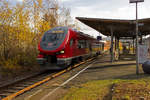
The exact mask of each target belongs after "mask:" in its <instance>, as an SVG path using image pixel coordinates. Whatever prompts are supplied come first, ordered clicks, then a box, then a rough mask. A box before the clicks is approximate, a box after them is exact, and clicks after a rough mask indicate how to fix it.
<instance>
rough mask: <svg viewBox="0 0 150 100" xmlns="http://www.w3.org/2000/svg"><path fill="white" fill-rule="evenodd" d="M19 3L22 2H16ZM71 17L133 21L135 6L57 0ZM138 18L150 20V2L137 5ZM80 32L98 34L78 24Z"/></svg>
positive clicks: (119, 1) (108, 0)
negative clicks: (68, 9)
mask: <svg viewBox="0 0 150 100" xmlns="http://www.w3.org/2000/svg"><path fill="white" fill-rule="evenodd" d="M16 1H19V2H21V1H22V0H16ZM59 2H60V4H62V5H64V6H65V7H67V8H70V10H71V16H72V17H73V19H74V20H75V17H89V18H111V19H135V4H134V3H133V4H129V0H59ZM138 18H150V0H144V2H143V3H139V4H138ZM79 25H80V27H81V31H83V32H84V33H87V34H89V35H92V36H94V37H96V36H97V35H99V33H98V32H97V31H95V30H93V29H92V28H89V27H88V26H86V25H84V24H82V23H80V22H79Z"/></svg>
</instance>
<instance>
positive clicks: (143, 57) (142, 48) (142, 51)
mask: <svg viewBox="0 0 150 100" xmlns="http://www.w3.org/2000/svg"><path fill="white" fill-rule="evenodd" d="M138 50H139V54H138V58H139V59H138V60H139V63H140V64H143V63H144V62H146V61H147V57H148V47H147V45H139V46H138Z"/></svg>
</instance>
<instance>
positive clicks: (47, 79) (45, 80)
mask: <svg viewBox="0 0 150 100" xmlns="http://www.w3.org/2000/svg"><path fill="white" fill-rule="evenodd" d="M93 59H94V58H91V59H88V60H86V61H83V62H80V63H79V64H76V65H74V66H73V67H71V66H70V67H68V68H67V69H65V70H63V71H60V72H58V73H56V74H54V75H52V76H51V77H48V78H46V79H44V80H42V81H39V82H37V83H35V84H33V85H31V86H28V87H26V88H24V89H22V90H20V91H18V92H16V93H14V94H11V95H9V96H7V97H5V98H3V99H2V100H12V99H13V98H15V97H16V96H18V95H20V94H23V93H24V92H27V91H29V90H31V89H33V88H35V87H37V86H39V85H41V84H43V83H45V82H47V81H49V80H51V79H52V78H55V77H57V76H59V75H61V74H63V73H65V72H67V71H69V70H71V69H72V68H75V67H78V66H80V65H82V64H84V63H86V62H88V61H91V60H93Z"/></svg>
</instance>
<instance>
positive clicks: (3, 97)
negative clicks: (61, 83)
mask: <svg viewBox="0 0 150 100" xmlns="http://www.w3.org/2000/svg"><path fill="white" fill-rule="evenodd" d="M93 59H94V58H91V59H88V60H86V61H83V62H80V63H79V64H76V65H73V66H70V67H68V68H67V69H64V70H62V71H59V72H52V71H46V72H43V73H41V74H39V75H37V76H34V77H31V78H27V79H24V80H22V81H18V82H15V83H12V84H9V85H7V86H5V87H1V88H0V100H12V99H13V98H15V97H16V96H18V95H21V94H23V93H24V92H26V91H29V90H31V89H32V88H35V87H37V86H39V85H41V84H43V83H45V82H47V81H49V80H51V79H53V78H55V77H57V76H59V75H61V74H63V73H65V72H67V71H70V70H71V69H73V68H76V67H78V66H80V65H82V64H84V63H86V62H89V61H91V60H93Z"/></svg>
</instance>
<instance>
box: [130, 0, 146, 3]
mask: <svg viewBox="0 0 150 100" xmlns="http://www.w3.org/2000/svg"><path fill="white" fill-rule="evenodd" d="M136 2H144V0H130V3H136Z"/></svg>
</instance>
